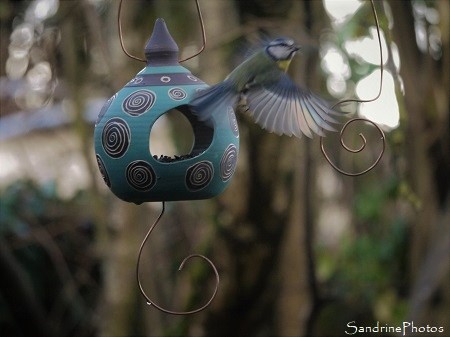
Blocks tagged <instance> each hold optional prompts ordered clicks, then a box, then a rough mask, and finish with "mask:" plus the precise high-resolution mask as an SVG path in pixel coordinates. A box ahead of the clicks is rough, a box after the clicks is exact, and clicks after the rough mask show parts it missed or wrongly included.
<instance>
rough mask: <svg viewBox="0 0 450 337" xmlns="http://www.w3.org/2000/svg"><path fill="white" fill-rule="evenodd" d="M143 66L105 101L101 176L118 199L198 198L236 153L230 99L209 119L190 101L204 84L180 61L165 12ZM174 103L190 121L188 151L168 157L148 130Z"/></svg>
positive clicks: (220, 179) (99, 127)
mask: <svg viewBox="0 0 450 337" xmlns="http://www.w3.org/2000/svg"><path fill="white" fill-rule="evenodd" d="M145 56H146V60H147V64H146V67H145V68H144V69H142V70H141V71H140V72H139V73H138V74H137V75H136V76H135V77H134V78H133V79H132V80H131V81H129V82H128V83H127V84H126V85H125V86H124V87H123V88H122V89H121V90H120V91H119V92H117V93H116V94H115V95H113V96H112V97H111V98H110V99H109V100H108V101H107V102H106V103H105V105H104V106H103V108H102V109H101V111H100V114H99V116H98V119H97V121H96V123H95V132H94V143H95V153H96V157H97V163H98V167H99V169H100V173H101V175H102V177H103V180H104V181H105V183H106V184H107V185H108V187H109V188H110V189H111V191H112V192H113V193H114V194H115V195H116V196H117V197H119V198H120V199H122V200H124V201H127V202H133V203H136V204H141V203H143V202H147V201H175V200H198V199H207V198H212V197H214V196H217V195H218V194H220V193H221V192H222V191H223V190H224V189H225V188H226V187H227V186H228V185H229V183H230V181H231V177H232V176H233V174H234V171H235V168H236V164H237V158H238V153H239V130H238V126H237V121H236V116H235V113H234V110H233V107H231V106H229V107H227V108H226V111H215V112H214V113H213V117H212V123H211V122H208V124H206V123H204V122H202V121H199V120H198V119H197V117H196V116H194V114H193V113H192V111H191V110H190V108H189V105H188V104H189V102H190V100H191V99H192V98H193V97H194V95H195V93H196V92H197V91H199V90H202V89H204V88H206V87H208V85H207V84H205V83H204V82H203V81H201V80H200V79H198V78H197V77H195V76H193V75H192V74H191V72H190V71H189V70H188V69H186V68H184V67H182V66H181V65H180V64H179V62H178V46H177V44H176V43H175V41H174V40H173V38H172V36H171V35H170V33H169V31H168V29H167V26H166V24H165V22H164V20H163V19H158V20H156V23H155V26H154V30H153V33H152V36H151V37H150V39H149V40H148V42H147V45H146V47H145ZM172 110H178V111H179V112H181V113H182V114H183V115H184V116H185V117H186V118H187V120H188V121H189V123H190V124H191V126H192V131H193V137H194V141H193V144H192V148H191V150H190V153H188V154H187V155H184V156H179V157H176V158H171V157H168V156H162V157H158V156H155V155H154V154H152V153H151V152H150V148H151V144H150V142H151V140H152V138H151V137H150V134H151V132H152V129H153V127H154V125H155V122H156V121H157V120H158V119H159V118H160V117H162V116H163V115H164V114H166V113H168V112H169V111H172Z"/></svg>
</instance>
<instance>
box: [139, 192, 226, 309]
mask: <svg viewBox="0 0 450 337" xmlns="http://www.w3.org/2000/svg"><path fill="white" fill-rule="evenodd" d="M164 211H165V202H164V201H163V202H162V209H161V213H160V214H159V216H158V218H157V219H156V220H155V222H154V223H153V225H152V226H151V227H150V229H149V230H148V232H147V234H146V235H145V238H144V240H143V241H142V243H141V246H140V248H139V253H138V259H137V263H136V279H137V283H138V285H139V290H140V291H141V294H142V296H144V298H145V300H146V301H147V304H148V305H151V306H154V307H155V308H156V309H158V310H160V311H162V312H165V313H166V314H171V315H190V314H195V313H197V312H200V311H202V310H204V309H206V308H207V307H208V306H209V305H210V304H211V302H212V301H213V300H214V298H215V297H216V294H217V290H218V289H219V283H220V278H219V273H218V271H217V268H216V266H215V265H214V263H213V262H212V261H211V260H210V259H208V258H207V257H205V256H203V255H200V254H191V255H189V256H187V257H186V258H185V259H184V260H183V261H182V262H181V264H180V267H179V268H178V270H179V271H181V270H182V269H183V267H184V266H185V264H186V263H187V262H188V261H189V260H191V259H192V258H200V259H202V260H204V261H206V262H207V263H208V264H209V265H210V266H211V268H212V270H213V271H214V274H215V277H216V284H215V288H214V292H213V294H212V296H211V297H210V298H209V300H208V301H207V302H206V303H205V304H204V305H202V306H201V307H200V308H197V309H194V310H190V311H174V310H168V309H165V308H163V307H161V306H160V305H158V304H157V303H156V302H155V301H153V300H152V299H150V297H149V296H148V295H147V293H146V292H145V290H144V288H143V286H142V283H141V279H140V274H139V267H140V261H141V256H142V250H143V248H144V246H145V244H146V242H147V240H148V238H149V237H150V234H151V233H152V232H153V230H154V229H155V227H156V225H157V224H158V223H159V221H160V220H161V218H162V216H163V214H164Z"/></svg>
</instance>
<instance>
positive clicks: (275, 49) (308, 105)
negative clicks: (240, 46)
mask: <svg viewBox="0 0 450 337" xmlns="http://www.w3.org/2000/svg"><path fill="white" fill-rule="evenodd" d="M299 49H300V47H299V46H298V45H296V44H295V42H294V40H292V39H290V38H277V39H275V40H273V41H271V42H270V43H269V44H268V45H266V46H264V47H262V48H260V49H258V50H257V51H256V52H255V53H254V54H253V55H252V56H250V57H249V58H248V59H246V60H245V61H244V62H243V63H241V64H240V65H239V66H238V67H236V69H234V70H233V71H232V72H231V73H230V74H229V75H228V76H227V77H226V79H225V80H224V81H223V82H220V83H218V84H216V85H213V86H211V87H209V88H207V89H205V90H202V91H200V92H199V93H197V95H196V96H195V97H194V98H193V100H192V101H191V102H190V107H191V109H192V110H193V112H194V114H195V115H197V117H198V119H199V120H201V121H205V122H208V120H210V118H211V115H212V113H213V112H214V111H226V107H227V106H232V107H233V108H235V109H236V108H238V105H239V107H242V106H245V109H244V110H246V111H247V112H248V113H249V114H250V116H252V117H253V119H254V120H255V121H256V123H257V124H259V125H260V126H261V127H262V128H264V129H266V130H268V131H269V132H274V133H276V134H279V135H288V136H292V135H294V136H296V137H301V136H302V134H304V135H306V136H308V137H310V138H312V136H313V132H314V133H316V134H318V135H320V136H323V135H324V132H323V130H330V131H335V129H334V128H333V127H332V126H331V124H332V123H338V122H337V121H336V120H335V119H334V118H333V117H332V115H339V113H337V112H335V111H333V110H331V109H330V107H329V106H328V104H327V103H326V102H325V101H324V100H323V99H321V98H320V97H318V96H317V95H315V94H313V93H311V92H310V91H309V90H307V89H305V88H300V87H298V86H297V85H296V84H295V83H294V82H293V81H292V80H291V79H290V78H289V76H288V75H287V74H286V72H287V70H288V67H289V64H290V63H291V60H292V58H293V57H294V55H295V53H296V52H297V51H298V50H299Z"/></svg>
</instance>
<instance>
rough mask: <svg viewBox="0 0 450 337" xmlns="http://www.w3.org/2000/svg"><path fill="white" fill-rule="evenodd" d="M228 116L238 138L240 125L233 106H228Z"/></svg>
mask: <svg viewBox="0 0 450 337" xmlns="http://www.w3.org/2000/svg"><path fill="white" fill-rule="evenodd" d="M228 118H229V120H230V127H231V130H232V131H233V134H234V136H235V137H236V138H239V127H238V123H237V119H236V115H235V113H234V110H233V108H232V107H231V106H229V107H228Z"/></svg>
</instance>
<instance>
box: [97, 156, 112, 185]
mask: <svg viewBox="0 0 450 337" xmlns="http://www.w3.org/2000/svg"><path fill="white" fill-rule="evenodd" d="M96 157H97V165H98V169H99V171H100V174H101V175H102V178H103V181H104V182H105V184H106V185H107V186H108V187H111V181H110V180H109V176H108V172H107V171H106V168H105V164H103V160H102V158H100V156H99V155H98V154H97V155H96Z"/></svg>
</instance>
